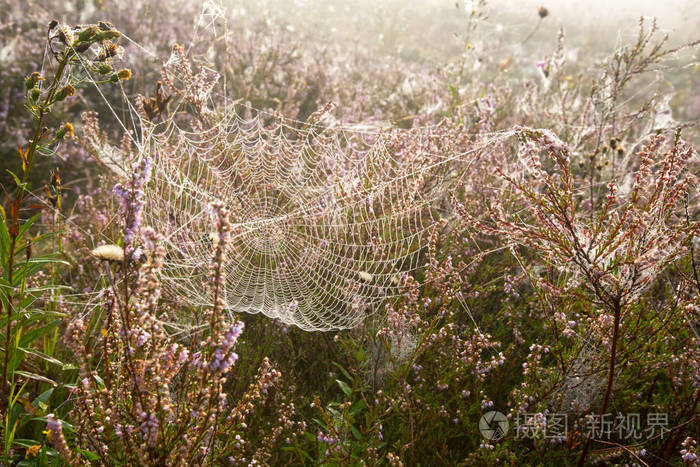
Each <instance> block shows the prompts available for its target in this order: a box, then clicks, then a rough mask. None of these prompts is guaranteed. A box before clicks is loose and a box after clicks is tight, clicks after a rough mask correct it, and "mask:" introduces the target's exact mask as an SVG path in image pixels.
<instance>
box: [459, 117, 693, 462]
mask: <svg viewBox="0 0 700 467" xmlns="http://www.w3.org/2000/svg"><path fill="white" fill-rule="evenodd" d="M520 135H521V136H520V139H521V145H520V148H519V150H518V163H517V165H516V166H515V167H510V170H509V172H508V173H505V172H504V171H502V170H500V169H499V170H500V174H501V176H502V177H503V179H504V180H505V181H506V182H507V183H506V184H505V185H502V186H501V187H500V188H499V190H501V191H500V193H501V195H500V196H499V197H498V198H497V199H499V201H497V202H493V203H492V204H491V206H490V209H489V211H488V215H487V219H488V221H486V220H477V219H475V218H474V217H473V216H471V215H470V214H469V213H468V212H467V211H466V210H464V209H461V210H460V213H461V215H462V216H463V217H464V219H465V221H467V222H469V223H471V224H472V225H474V226H475V228H477V229H478V230H480V231H482V232H488V233H491V234H495V235H498V236H501V237H502V238H504V239H508V242H509V243H508V244H509V245H510V248H511V251H512V253H513V254H514V255H515V257H516V258H517V259H518V263H519V264H520V265H521V267H522V268H523V270H522V273H523V274H524V275H525V277H526V279H527V280H528V281H529V283H530V284H532V286H533V287H534V288H535V291H536V293H537V300H538V301H539V302H540V307H541V308H542V310H543V313H544V315H545V316H546V317H547V320H548V322H549V326H551V328H552V332H554V333H556V335H558V336H561V337H560V339H559V341H558V342H560V345H561V340H564V341H566V340H568V339H572V340H573V341H574V343H575V344H574V348H575V351H574V352H573V353H571V349H570V348H567V347H568V346H563V347H558V348H556V347H555V348H553V349H552V350H551V352H552V354H553V355H555V356H556V357H557V358H558V359H560V360H562V361H563V362H566V361H567V360H569V363H564V366H562V368H561V369H559V370H557V371H555V372H552V370H546V369H544V368H542V367H541V359H542V353H541V351H540V350H539V347H537V346H536V348H535V349H533V347H531V348H530V350H531V353H530V354H529V355H528V357H527V359H526V362H525V363H523V367H524V368H525V375H532V377H533V379H530V378H526V379H525V381H524V383H523V385H522V388H519V389H516V390H514V392H513V403H514V404H515V405H514V410H515V411H516V412H517V411H521V412H531V411H532V409H533V407H532V403H533V400H532V397H533V396H532V395H528V391H527V390H525V388H526V387H527V386H526V384H527V382H528V381H529V383H530V384H533V383H534V382H535V381H537V380H541V379H542V378H543V376H544V375H545V374H549V376H547V378H546V380H547V381H549V385H548V386H545V388H546V391H547V392H549V393H551V392H553V391H557V392H559V395H558V396H557V397H556V398H555V399H554V400H549V401H548V402H547V403H546V404H545V407H546V406H548V405H549V404H553V407H557V404H561V403H562V397H563V399H566V400H567V401H566V403H569V404H574V405H573V406H569V408H573V409H574V410H575V411H580V412H582V413H586V412H588V413H590V411H592V410H598V411H599V413H600V414H601V415H603V414H606V413H607V410H608V408H609V404H610V401H611V399H612V398H613V397H614V392H615V387H616V378H619V377H620V376H621V375H620V373H621V372H620V371H619V370H618V369H617V368H616V366H617V365H618V364H619V362H620V361H625V362H626V363H625V364H626V365H633V366H636V365H635V364H634V363H631V362H630V361H629V360H628V359H629V358H631V356H630V355H629V354H627V353H626V352H625V350H627V349H626V347H627V345H628V343H627V342H626V340H627V339H632V340H634V341H636V340H637V339H636V338H635V337H631V336H635V335H637V333H639V332H642V331H641V330H640V328H639V327H638V323H639V322H640V321H643V322H645V323H649V325H650V328H648V329H645V330H644V331H643V332H644V334H645V335H647V336H654V335H657V334H658V333H660V332H663V330H664V327H665V326H667V325H668V324H669V322H672V323H674V325H675V326H678V325H681V326H682V325H683V322H684V321H685V317H684V316H683V315H684V313H683V312H682V311H681V310H682V308H683V307H685V306H686V305H684V304H683V303H684V300H683V299H682V298H681V296H679V297H678V299H677V301H675V303H674V302H671V303H669V304H665V303H663V302H662V303H660V304H657V305H656V306H657V307H658V306H663V307H666V308H667V311H665V313H667V314H666V319H667V320H669V321H665V322H658V323H657V324H656V326H654V325H653V324H652V323H655V322H656V320H655V319H654V318H653V314H652V316H649V314H648V313H646V311H645V310H644V307H643V306H642V303H645V304H646V303H648V301H647V300H645V299H644V298H643V294H644V292H645V291H647V290H648V289H649V288H651V287H653V286H654V284H655V282H656V279H657V278H658V277H659V275H660V274H662V273H663V271H664V270H665V269H667V268H668V267H669V265H671V264H673V263H674V262H676V261H677V260H678V259H679V258H680V257H682V256H684V255H686V254H687V253H688V245H689V243H690V241H691V240H692V238H693V237H694V236H695V235H696V234H697V230H698V225H697V223H696V222H691V221H690V220H689V218H688V217H685V216H683V215H682V212H683V208H682V207H683V203H684V200H685V199H686V197H687V196H688V193H689V191H692V190H693V189H694V187H695V186H696V184H697V181H696V180H697V179H696V177H695V176H694V175H693V174H692V173H690V172H689V171H688V167H689V163H690V162H691V160H693V159H696V158H697V153H696V152H695V151H694V149H693V148H692V147H690V146H689V145H688V144H687V143H685V142H683V141H682V140H681V139H680V136H679V135H678V134H676V135H674V138H673V141H672V143H671V144H670V147H668V148H664V147H663V145H664V138H663V137H662V136H660V135H656V136H653V137H651V140H650V141H649V142H648V143H647V144H646V145H645V146H644V148H643V149H642V150H641V151H639V153H638V157H639V162H638V163H637V165H636V166H635V169H636V170H635V172H636V175H634V179H633V181H630V183H629V184H628V185H627V186H624V187H621V188H618V185H617V184H616V183H615V182H614V181H612V182H610V183H609V185H608V191H607V194H606V196H605V198H604V199H601V200H600V201H599V202H598V203H596V204H595V206H593V207H591V204H590V200H588V199H587V196H586V190H585V189H582V188H583V187H581V186H580V185H579V186H577V184H576V182H575V181H574V180H575V177H574V175H573V174H572V168H571V165H570V160H571V156H570V152H569V149H568V148H567V146H566V145H564V144H563V143H562V142H561V141H559V140H557V139H556V138H554V137H553V136H552V135H551V134H548V133H544V132H541V131H530V130H523V131H522V132H521V133H520ZM523 211H527V212H528V213H529V215H527V216H525V215H523V214H522V213H523ZM662 239H663V240H662ZM521 247H527V248H530V249H531V250H532V251H533V252H534V254H535V256H536V257H537V259H538V263H539V262H541V263H542V264H543V265H544V266H545V267H546V268H547V270H548V273H547V274H544V275H542V274H538V273H537V272H536V268H539V267H541V266H536V267H534V268H533V266H528V265H527V259H526V258H525V257H524V256H523V253H522V252H520V248H521ZM692 261H693V262H694V261H695V260H694V259H692ZM536 264H537V263H536ZM657 287H658V286H657ZM675 287H676V291H677V292H678V293H680V292H681V290H683V289H684V288H685V287H688V286H687V285H686V286H683V285H682V283H679V284H678V285H675ZM657 290H658V289H657ZM690 306H691V307H692V305H690ZM657 313H658V311H657ZM634 321H637V324H636V325H635V324H633V323H634ZM687 324H688V325H689V326H690V327H691V329H695V327H694V324H693V320H692V319H691V320H690V321H687ZM630 334H631V336H630ZM684 334H686V335H687V331H685V332H684ZM696 337H697V336H693V335H687V337H686V338H685V339H681V340H680V342H679V344H680V345H681V347H680V348H676V349H675V350H671V349H670V348H669V349H668V351H670V352H671V353H675V352H678V351H685V347H684V346H685V344H684V342H688V341H687V340H686V339H690V342H692V339H694V338H696ZM562 338H563V339H562ZM655 343H656V340H655V339H651V340H650V341H649V342H648V344H649V345H650V346H651V345H654V344H655ZM639 345H640V347H641V349H643V348H645V347H646V346H645V345H644V344H643V343H640V344H639ZM590 346H593V348H594V349H595V354H596V355H598V356H599V355H602V354H603V352H604V353H605V354H607V363H603V362H605V359H604V358H602V357H601V358H600V362H596V361H595V360H596V359H597V357H594V356H593V355H591V354H590V353H587V352H588V349H589V348H590ZM621 349H625V350H621ZM641 349H637V350H641ZM549 352H550V350H549V347H548V348H547V352H546V353H549ZM559 352H562V353H561V354H559ZM557 354H559V355H557ZM621 354H624V355H625V356H624V357H622V355H621ZM572 358H573V359H575V360H573V361H572V360H570V359H572ZM581 358H583V359H584V361H585V360H588V361H587V362H585V363H584V365H590V368H589V369H582V368H577V366H578V365H580V364H579V363H577V362H579V361H580V359H581ZM637 364H638V363H637ZM646 364H650V362H647V363H646ZM569 365H571V372H569V370H567V368H566V367H567V366H569ZM600 367H603V368H605V373H606V376H602V375H599V374H600V373H602V371H601V370H602V369H595V368H600ZM574 375H575V376H574ZM584 380H588V381H589V382H590V381H591V380H593V381H594V382H593V385H592V388H593V389H594V390H601V391H602V401H601V402H600V403H599V408H597V409H596V408H595V407H594V406H595V405H596V404H597V401H596V400H595V398H594V399H592V400H591V399H587V398H586V394H585V393H581V392H580V390H579V389H578V387H586V384H585V383H584ZM595 380H598V381H597V382H595ZM688 383H691V386H690V387H691V388H692V387H694V383H692V379H691V381H686V382H685V383H681V384H688ZM589 387H591V386H589ZM572 391H576V392H577V393H578V394H579V395H578V396H575V397H574V398H573V399H572V398H571V392H572ZM540 397H541V396H540ZM685 397H689V400H687V401H685V402H683V403H682V404H683V405H684V406H686V407H687V406H688V404H689V407H690V408H691V413H692V411H694V407H696V405H697V397H698V394H697V389H690V393H688V394H686V396H685ZM557 399H559V400H558V401H557ZM535 400H537V399H535ZM542 402H544V401H540V404H541V403H542ZM549 408H550V410H551V409H552V405H549ZM679 415H680V416H679V417H678V419H677V420H676V423H678V424H681V425H682V424H683V423H686V422H687V420H686V419H685V417H686V416H687V414H679ZM676 442H677V440H676ZM581 443H582V445H583V448H582V452H581V454H580V464H583V462H584V461H585V458H586V455H587V452H588V450H589V448H590V443H591V438H590V437H588V438H585V439H584V440H582V441H581ZM668 448H669V446H668V443H667V444H665V445H664V449H668ZM633 457H634V456H633Z"/></svg>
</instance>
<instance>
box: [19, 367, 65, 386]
mask: <svg viewBox="0 0 700 467" xmlns="http://www.w3.org/2000/svg"><path fill="white" fill-rule="evenodd" d="M15 374H16V375H19V376H24V377H25V378H28V379H33V380H34V381H41V382H42V383H48V384H50V385H52V386H58V383H57V382H56V381H54V380H52V379H49V378H47V377H45V376H41V375H37V374H36V373H30V372H28V371H21V370H15Z"/></svg>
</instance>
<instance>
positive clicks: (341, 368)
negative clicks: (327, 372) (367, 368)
mask: <svg viewBox="0 0 700 467" xmlns="http://www.w3.org/2000/svg"><path fill="white" fill-rule="evenodd" d="M331 363H332V364H333V365H334V366H335V367H336V368H338V369H339V370H340V372H341V373H342V374H343V376H345V377H346V378H347V379H349V380H352V379H353V378H352V376H350V373H348V371H347V370H346V369H345V368H343V367H342V366H340V364H338V363H336V362H331Z"/></svg>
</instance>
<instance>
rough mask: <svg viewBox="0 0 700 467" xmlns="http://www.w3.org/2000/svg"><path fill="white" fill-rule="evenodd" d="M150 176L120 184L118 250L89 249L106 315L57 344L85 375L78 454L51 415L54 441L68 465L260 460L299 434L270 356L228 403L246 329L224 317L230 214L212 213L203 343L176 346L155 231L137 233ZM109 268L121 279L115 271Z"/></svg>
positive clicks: (79, 390)
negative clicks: (163, 298)
mask: <svg viewBox="0 0 700 467" xmlns="http://www.w3.org/2000/svg"><path fill="white" fill-rule="evenodd" d="M149 178H150V167H149V161H148V160H145V161H144V163H143V164H142V165H141V166H138V167H135V168H134V172H133V177H132V179H131V182H130V183H129V184H128V185H127V186H125V187H122V186H120V185H118V186H116V187H115V192H116V193H117V196H118V197H120V199H122V203H121V208H120V209H121V215H122V218H123V220H124V224H123V229H124V230H123V233H124V235H123V236H122V238H121V246H117V245H105V246H102V247H98V248H96V249H95V250H93V255H94V256H95V257H97V259H99V260H100V261H102V262H103V267H104V269H105V274H106V279H107V280H106V282H105V283H106V286H107V287H106V288H105V289H104V291H103V300H102V303H101V305H100V306H101V308H100V309H99V310H98V311H97V312H95V314H94V315H93V317H92V318H91V319H89V320H87V321H86V320H85V319H84V318H83V317H81V316H80V314H75V315H73V316H72V318H71V319H70V321H69V323H68V326H67V328H66V331H65V337H64V339H65V342H66V345H67V347H68V349H70V350H71V351H72V352H73V353H74V355H75V356H76V357H77V361H78V363H79V367H80V374H79V383H78V385H77V386H76V387H75V389H74V390H73V392H72V396H71V398H72V399H73V409H72V411H71V413H70V414H69V418H70V420H71V422H72V426H73V430H74V433H75V434H74V437H75V444H76V448H75V450H72V449H71V448H70V447H69V443H68V442H67V441H66V439H65V437H64V434H63V426H62V423H61V421H59V420H57V419H55V418H51V417H53V416H51V417H50V418H49V422H48V425H47V427H48V431H49V438H50V440H51V443H52V444H53V446H54V447H55V449H56V450H57V451H58V452H59V453H60V455H61V457H62V458H63V459H64V460H67V461H69V463H71V464H81V463H86V461H98V462H99V463H100V464H101V465H125V464H126V465H164V464H165V465H192V464H198V465H210V464H211V465H221V464H225V465H238V464H241V463H250V462H252V463H254V464H255V463H264V462H266V461H267V460H268V459H269V458H270V457H271V456H273V455H274V452H273V451H272V449H273V447H274V446H275V444H276V442H277V441H278V440H279V438H280V437H281V436H283V435H284V436H285V437H296V436H297V434H298V431H299V430H300V429H303V424H301V425H298V423H297V422H296V421H295V420H294V419H293V416H294V412H295V411H294V405H293V403H289V402H285V401H284V400H283V399H282V397H281V394H280V393H279V392H278V388H277V386H278V385H279V383H280V381H281V374H280V373H279V372H278V371H277V370H275V369H274V368H273V367H272V366H271V364H270V363H269V361H268V360H267V359H266V360H264V362H263V365H262V366H261V368H260V370H259V372H258V374H257V376H256V377H255V379H254V381H253V382H252V384H251V386H250V388H249V390H248V391H246V392H245V394H244V395H243V396H242V397H241V399H240V400H239V401H238V402H235V401H231V400H229V399H228V398H227V394H226V392H225V389H224V388H225V384H226V380H227V376H228V374H229V373H230V372H231V371H232V369H233V366H234V364H235V362H236V360H237V359H238V355H237V354H236V352H235V346H236V341H237V339H238V337H239V336H240V334H241V332H242V331H243V323H241V322H232V323H227V322H226V321H224V320H223V316H222V310H223V301H222V298H221V295H222V294H223V293H224V290H223V289H222V286H223V284H224V283H225V277H224V271H223V269H222V264H223V263H224V261H225V255H226V250H227V248H228V246H229V241H228V236H229V233H230V230H231V226H230V224H229V221H228V216H229V212H228V210H227V209H226V208H224V207H223V206H220V205H214V206H212V214H213V217H214V219H215V222H216V231H215V232H216V234H217V235H216V238H217V241H216V242H215V244H214V245H212V248H213V251H212V264H211V268H210V274H211V282H210V283H211V289H210V293H211V294H212V296H213V303H214V305H213V307H212V308H211V309H209V310H206V311H205V312H204V319H205V320H206V322H207V323H208V326H207V332H206V335H205V336H203V340H201V341H199V342H197V341H196V340H195V336H193V337H192V339H191V340H189V342H187V340H186V341H184V342H183V341H181V342H178V339H177V338H176V337H173V336H171V335H169V333H168V327H167V325H165V324H164V322H163V321H162V318H163V312H162V311H159V297H160V286H159V279H158V272H159V270H160V268H161V267H162V262H163V260H164V258H165V255H166V250H165V247H164V246H163V244H162V240H161V239H160V238H159V236H158V235H157V234H156V233H155V232H154V231H153V230H152V229H150V228H141V225H140V224H141V213H140V210H141V209H142V203H143V197H144V194H143V190H144V188H145V186H146V183H147V182H148V179H149ZM137 244H138V246H135V245H137ZM116 265H119V266H120V268H119V270H120V272H121V274H120V276H117V275H115V274H114V273H113V271H112V268H113V267H114V266H116ZM97 329H99V333H98V332H94V333H91V331H96V330H97ZM257 411H272V412H274V413H275V415H274V416H275V417H276V419H277V424H276V425H275V426H273V427H267V426H264V425H258V424H257V423H256V421H257V420H256V419H255V415H256V412H257ZM267 416H271V413H268V414H267ZM73 430H72V431H73Z"/></svg>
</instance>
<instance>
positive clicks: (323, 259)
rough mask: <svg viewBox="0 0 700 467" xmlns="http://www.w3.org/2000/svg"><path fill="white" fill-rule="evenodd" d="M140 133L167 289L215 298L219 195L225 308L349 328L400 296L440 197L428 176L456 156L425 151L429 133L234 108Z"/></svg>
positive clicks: (306, 325)
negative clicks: (367, 129) (227, 214)
mask: <svg viewBox="0 0 700 467" xmlns="http://www.w3.org/2000/svg"><path fill="white" fill-rule="evenodd" d="M152 129H153V128H151V130H152ZM143 135H144V138H145V141H143V142H142V143H144V144H142V145H141V148H143V149H142V152H143V154H142V156H145V155H146V154H147V153H150V154H149V156H150V157H151V158H152V160H153V175H152V178H151V182H150V184H149V189H148V190H147V192H146V193H147V203H146V207H145V215H146V222H147V223H148V224H150V225H153V226H154V227H155V228H156V229H157V230H158V231H159V232H161V233H162V234H163V235H164V237H165V238H166V239H167V243H168V251H169V255H168V258H167V259H166V264H165V268H164V275H165V280H164V285H165V288H166V290H167V291H169V292H170V293H171V294H172V296H174V297H178V298H179V299H182V298H186V299H187V300H189V302H190V304H192V305H210V300H211V298H210V297H209V294H208V293H207V291H206V289H207V288H206V287H205V286H204V285H205V283H206V281H207V277H208V276H207V274H208V267H209V262H210V257H211V250H212V243H213V242H216V241H217V239H216V238H215V234H213V227H212V225H211V220H210V216H209V215H208V206H209V205H210V204H211V203H212V202H213V201H221V202H223V203H224V204H225V205H226V206H228V207H229V209H230V211H231V212H232V219H231V222H232V224H233V231H232V235H231V237H232V242H231V246H230V249H229V254H228V260H227V262H226V264H225V270H226V273H227V274H226V277H227V279H226V287H225V301H226V304H227V308H228V309H229V310H230V311H232V312H247V313H263V314H265V315H266V316H268V317H271V318H278V319H280V320H281V321H283V322H285V323H287V324H291V325H295V326H298V327H300V328H302V329H305V330H324V331H325V330H331V329H345V328H351V327H353V326H355V325H357V324H358V323H359V322H360V321H361V320H362V319H363V318H364V317H365V315H366V313H367V312H368V311H370V310H373V309H375V308H376V306H377V305H378V304H379V303H380V302H381V301H383V300H386V299H387V298H389V297H392V296H396V295H397V294H399V293H401V290H402V286H403V285H404V283H405V278H406V275H407V274H408V273H411V272H413V271H414V270H415V269H417V268H418V267H419V266H420V258H421V255H422V253H423V251H422V250H423V248H424V247H425V246H426V244H427V239H428V237H429V234H430V231H431V228H432V227H433V226H434V223H435V220H436V212H435V206H434V205H433V202H434V201H435V200H436V199H437V198H438V197H439V196H440V193H443V194H444V187H440V186H439V185H437V184H434V187H433V188H430V187H429V186H428V184H426V178H427V176H428V175H431V172H434V171H435V170H437V169H439V168H440V167H441V166H443V165H444V164H445V162H447V161H449V160H454V159H456V155H452V157H438V158H437V159H436V158H435V157H425V153H426V151H428V150H429V148H430V147H431V145H434V144H435V142H434V141H431V138H430V137H428V136H425V137H423V136H422V135H421V133H420V131H418V132H414V134H413V135H410V136H411V137H410V138H409V137H407V136H409V135H407V134H406V130H402V131H399V130H387V131H384V132H378V133H369V134H364V133H360V132H349V131H348V130H345V129H339V128H320V127H319V126H317V125H310V126H309V127H308V128H305V129H302V130H299V129H295V128H293V127H292V126H290V125H286V124H285V121H284V119H282V118H270V117H266V118H264V117H255V118H252V119H244V118H241V117H240V116H239V115H238V114H237V113H235V112H229V113H228V116H227V117H226V118H224V119H223V120H222V121H220V122H218V123H217V124H215V125H212V128H211V129H209V130H206V131H197V132H187V131H184V130H181V129H179V128H178V127H177V126H176V125H175V124H174V122H172V121H171V122H169V123H168V126H167V129H166V130H165V131H159V132H155V131H148V130H145V131H144V132H143ZM407 140H408V141H411V142H412V145H411V146H410V147H404V143H405V141H407Z"/></svg>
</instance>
